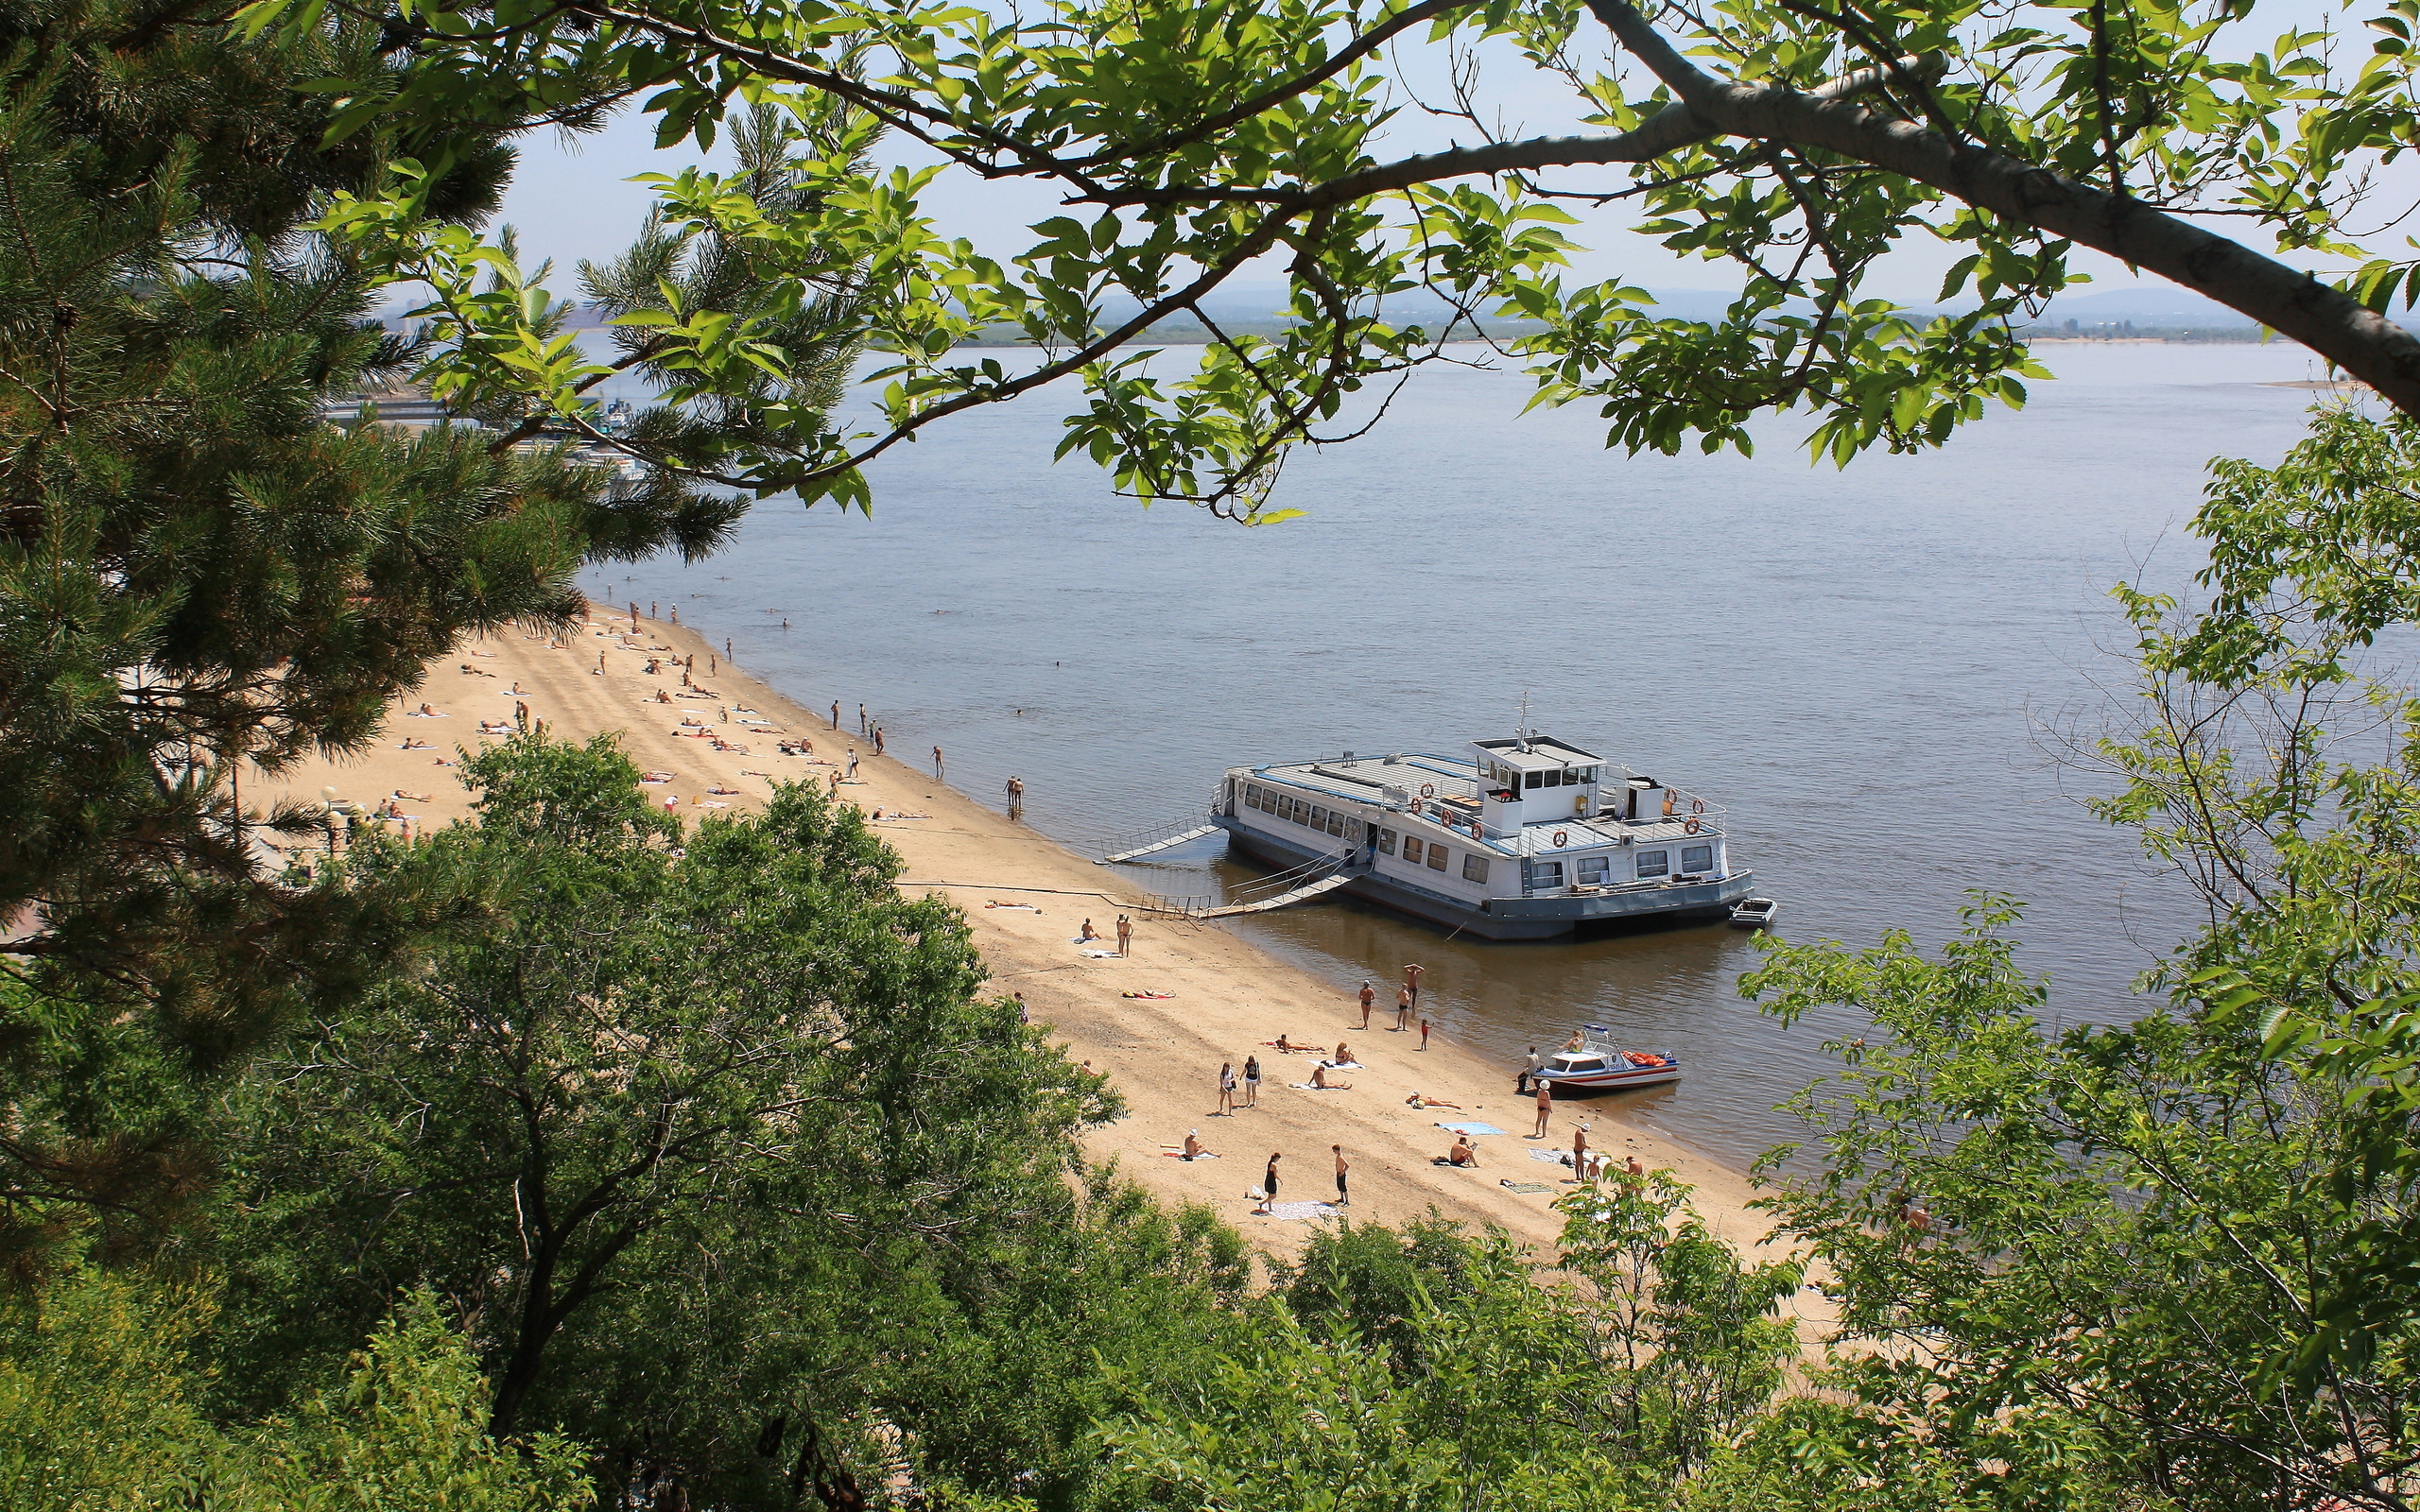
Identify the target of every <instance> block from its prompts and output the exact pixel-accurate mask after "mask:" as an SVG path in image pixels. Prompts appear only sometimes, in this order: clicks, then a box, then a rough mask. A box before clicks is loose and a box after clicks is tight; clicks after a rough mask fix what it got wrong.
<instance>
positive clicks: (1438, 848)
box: [1428, 840, 1445, 871]
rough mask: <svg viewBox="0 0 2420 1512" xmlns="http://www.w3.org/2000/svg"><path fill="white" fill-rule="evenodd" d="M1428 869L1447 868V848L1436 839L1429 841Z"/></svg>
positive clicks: (1438, 869)
mask: <svg viewBox="0 0 2420 1512" xmlns="http://www.w3.org/2000/svg"><path fill="white" fill-rule="evenodd" d="M1428 869H1429V870H1431V871H1443V870H1444V869H1445V848H1444V847H1443V845H1440V844H1438V843H1437V842H1436V841H1434V840H1431V841H1430V842H1428Z"/></svg>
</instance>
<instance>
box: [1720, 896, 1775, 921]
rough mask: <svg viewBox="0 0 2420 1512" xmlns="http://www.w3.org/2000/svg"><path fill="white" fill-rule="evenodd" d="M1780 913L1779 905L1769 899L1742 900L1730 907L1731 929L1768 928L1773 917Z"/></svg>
mask: <svg viewBox="0 0 2420 1512" xmlns="http://www.w3.org/2000/svg"><path fill="white" fill-rule="evenodd" d="M1780 912H1781V904H1779V903H1777V902H1773V901H1772V899H1770V898H1747V899H1742V900H1741V901H1740V902H1737V903H1734V904H1733V905H1732V907H1731V927H1732V928H1734V929H1766V928H1770V927H1771V926H1772V921H1773V915H1775V914H1777V913H1780Z"/></svg>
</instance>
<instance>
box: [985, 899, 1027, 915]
mask: <svg viewBox="0 0 2420 1512" xmlns="http://www.w3.org/2000/svg"><path fill="white" fill-rule="evenodd" d="M983 906H984V907H986V908H1022V909H1024V910H1025V911H1026V912H1028V913H1031V914H1038V913H1040V912H1042V910H1041V909H1039V908H1036V907H1034V906H1033V904H1031V903H1004V902H1000V900H998V899H997V898H986V899H984V900H983Z"/></svg>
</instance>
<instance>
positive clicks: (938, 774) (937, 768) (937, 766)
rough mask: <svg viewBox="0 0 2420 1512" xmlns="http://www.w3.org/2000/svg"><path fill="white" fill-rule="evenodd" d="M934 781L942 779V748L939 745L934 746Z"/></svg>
mask: <svg viewBox="0 0 2420 1512" xmlns="http://www.w3.org/2000/svg"><path fill="white" fill-rule="evenodd" d="M933 781H934V782H941V781H942V748H941V747H939V746H936V747H933Z"/></svg>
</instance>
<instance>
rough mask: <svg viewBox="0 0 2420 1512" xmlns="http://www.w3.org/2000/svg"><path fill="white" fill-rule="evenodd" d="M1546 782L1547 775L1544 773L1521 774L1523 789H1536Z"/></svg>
mask: <svg viewBox="0 0 2420 1512" xmlns="http://www.w3.org/2000/svg"><path fill="white" fill-rule="evenodd" d="M1545 780H1546V774H1545V773H1543V772H1523V773H1522V774H1521V785H1522V786H1523V787H1536V786H1538V785H1539V784H1540V783H1541V782H1544V781H1545Z"/></svg>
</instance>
